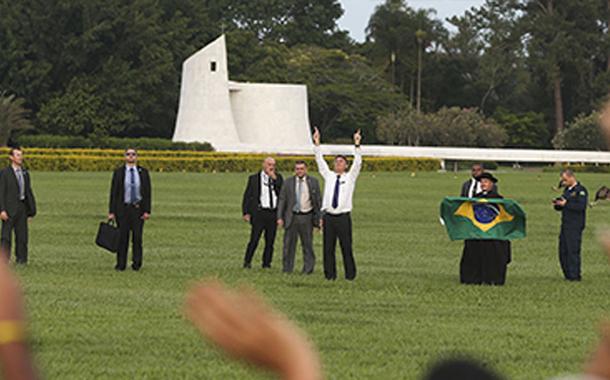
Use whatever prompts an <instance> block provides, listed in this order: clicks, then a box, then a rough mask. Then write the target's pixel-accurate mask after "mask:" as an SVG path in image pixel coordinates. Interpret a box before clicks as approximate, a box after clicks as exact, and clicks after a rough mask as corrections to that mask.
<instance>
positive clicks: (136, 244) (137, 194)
mask: <svg viewBox="0 0 610 380" xmlns="http://www.w3.org/2000/svg"><path fill="white" fill-rule="evenodd" d="M137 160H138V153H137V152H136V150H135V149H132V148H129V149H127V150H125V165H122V166H120V167H119V168H117V169H116V170H115V171H114V174H113V175H112V185H111V187H110V207H109V213H108V219H116V221H117V223H118V225H119V231H120V238H119V251H118V252H117V261H116V266H115V267H114V269H116V270H117V271H124V270H125V267H126V266H127V251H128V249H129V235H130V234H133V238H132V239H133V248H132V258H133V263H132V265H131V269H133V270H135V271H139V270H140V268H141V267H142V234H143V232H144V222H145V221H146V220H148V219H149V218H150V206H151V186H150V175H149V174H148V170H146V169H144V168H143V167H141V166H139V165H138V164H137Z"/></svg>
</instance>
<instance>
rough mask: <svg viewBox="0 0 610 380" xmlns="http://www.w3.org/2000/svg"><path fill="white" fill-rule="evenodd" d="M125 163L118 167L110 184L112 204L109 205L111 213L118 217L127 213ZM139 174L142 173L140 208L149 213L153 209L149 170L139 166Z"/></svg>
mask: <svg viewBox="0 0 610 380" xmlns="http://www.w3.org/2000/svg"><path fill="white" fill-rule="evenodd" d="M126 170H127V167H126V166H125V165H123V166H120V167H118V168H117V169H116V170H115V171H114V173H113V174H112V184H111V185H110V205H109V207H108V209H109V212H110V213H111V214H115V215H116V216H117V217H118V216H122V215H124V213H125V171H126ZM137 170H138V174H139V175H140V195H141V196H142V200H141V201H140V210H141V211H142V212H143V213H144V212H146V213H149V214H150V210H151V194H152V189H151V185H150V175H149V174H148V170H146V169H144V168H143V167H141V166H137Z"/></svg>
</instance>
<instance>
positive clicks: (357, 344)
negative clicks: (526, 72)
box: [18, 172, 610, 379]
mask: <svg viewBox="0 0 610 380" xmlns="http://www.w3.org/2000/svg"><path fill="white" fill-rule="evenodd" d="M466 178H467V174H463V173H462V174H460V175H459V176H455V175H454V174H452V173H446V174H440V173H423V174H417V175H416V176H415V177H411V176H410V175H409V173H376V174H373V173H362V175H361V177H360V179H359V182H358V186H357V191H356V196H355V211H354V214H353V216H354V238H355V242H354V244H355V256H356V261H357V264H358V270H359V277H358V278H357V280H356V281H355V282H354V283H348V282H347V281H345V280H339V281H336V282H332V283H329V282H326V281H324V279H323V275H322V271H321V254H320V252H321V236H320V235H317V236H316V238H315V244H316V254H317V256H318V259H319V261H318V266H317V267H316V272H315V274H314V275H313V276H311V277H303V276H300V275H292V276H287V275H282V274H281V273H280V256H281V255H280V254H279V252H280V249H281V244H280V243H279V241H280V238H278V244H277V245H276V255H275V260H274V268H273V269H272V271H266V272H263V271H262V269H260V266H259V263H260V257H261V254H260V248H259V252H257V255H256V256H255V263H256V264H257V265H256V267H255V268H254V269H252V270H251V271H245V270H243V269H241V264H242V260H243V250H244V248H245V244H246V242H247V238H248V233H249V229H248V226H247V225H246V224H245V223H243V222H242V221H241V215H240V202H241V194H242V191H243V187H244V186H245V182H246V176H245V175H244V174H180V173H172V174H153V178H152V179H153V198H154V203H153V218H152V219H151V221H150V222H149V223H148V224H147V225H146V227H145V231H144V266H143V270H142V271H141V272H139V273H135V272H132V271H127V272H125V273H116V272H115V271H114V270H113V266H114V258H113V256H111V255H110V254H107V253H105V252H104V251H102V250H101V249H99V248H97V247H96V246H95V245H94V244H93V240H94V237H95V233H96V230H97V226H98V223H99V222H100V221H101V220H102V218H103V217H104V216H105V214H106V207H107V193H108V187H109V181H110V174H109V173H40V172H35V173H32V179H33V186H34V191H35V193H36V195H37V198H38V206H39V215H38V216H37V217H36V218H35V220H34V221H33V222H32V224H31V241H30V265H28V267H26V268H19V270H18V274H19V276H20V277H21V279H22V281H23V283H24V286H25V289H26V294H27V299H28V307H29V313H30V316H31V320H32V334H33V343H34V349H35V352H36V355H37V359H38V361H39V363H40V366H41V367H42V371H43V374H44V375H45V377H46V378H49V379H93V378H95V379H144V378H155V379H182V378H189V379H190V378H192V379H195V378H197V379H243V378H265V377H264V374H263V375H261V374H259V373H258V372H256V371H254V370H251V369H249V368H247V367H244V366H241V365H240V364H235V363H230V362H228V361H226V360H225V359H224V358H223V356H222V355H221V354H219V353H218V352H217V351H215V350H214V349H213V348H211V347H210V346H209V345H207V344H205V343H202V341H201V339H200V338H199V337H198V335H197V333H196V332H195V331H194V330H193V329H192V328H191V327H190V326H189V325H188V324H187V323H186V322H185V321H184V319H183V318H182V316H181V312H180V309H181V305H182V301H183V294H184V291H185V290H186V289H187V287H188V285H189V283H191V282H192V281H194V280H196V279H200V278H203V277H210V276H216V277H218V278H221V279H222V280H224V281H226V282H228V283H229V284H232V285H234V284H240V283H249V284H253V285H254V286H255V287H256V288H257V289H258V290H259V291H260V292H262V293H263V294H264V295H265V296H266V297H267V298H268V299H270V301H271V302H272V303H273V304H274V305H275V306H277V307H278V308H279V309H281V310H282V311H283V312H285V313H286V314H288V315H289V316H290V317H291V318H292V319H293V320H295V321H296V322H297V323H298V324H299V325H300V326H301V327H303V328H304V329H305V330H306V331H307V332H308V333H309V334H310V335H311V337H312V339H313V340H314V341H315V343H316V345H317V346H318V347H319V349H320V351H321V355H322V358H323V362H324V367H325V371H326V374H327V377H328V378H329V379H414V378H417V377H418V376H420V375H421V374H422V373H423V372H424V371H425V369H426V368H427V366H428V364H429V363H430V362H431V361H433V360H435V359H437V358H439V357H442V356H445V355H450V354H452V353H455V352H460V353H467V354H470V355H473V356H475V357H477V358H480V359H482V360H483V361H485V362H486V363H488V364H489V365H491V366H493V367H494V368H497V369H498V370H500V371H503V372H504V373H506V374H507V375H508V376H509V377H510V378H514V379H540V378H545V377H550V376H555V375H558V374H562V373H566V372H577V371H578V370H579V369H580V365H581V363H582V361H583V359H584V358H585V357H586V355H587V353H588V352H589V350H590V349H591V346H592V344H593V342H594V341H595V339H596V332H595V330H594V328H595V327H596V325H597V323H598V321H599V320H600V318H601V317H603V316H604V315H605V314H606V313H610V297H609V295H610V275H609V274H610V269H609V266H608V263H607V259H606V257H605V256H604V255H603V253H602V251H601V250H600V249H599V247H598V245H597V243H596V241H595V231H596V229H597V228H599V227H601V226H603V225H604V223H607V221H608V219H609V214H610V209H609V208H608V206H610V205H608V206H606V205H601V206H598V207H596V208H594V209H592V210H590V211H589V224H588V228H587V230H586V232H585V237H584V246H583V269H584V281H583V282H582V283H579V284H574V283H566V282H564V281H563V280H562V276H561V274H560V269H559V265H558V260H557V253H556V251H557V233H558V228H559V217H558V214H556V213H555V212H554V211H553V209H552V207H551V206H550V200H551V199H552V198H553V197H555V193H553V192H552V191H551V186H552V185H554V184H556V182H557V176H556V175H553V174H541V173H515V172H510V173H501V174H499V178H500V180H501V183H500V189H501V192H502V193H503V194H504V195H505V196H506V197H509V198H512V199H516V200H518V201H519V202H520V203H521V205H522V206H523V207H524V209H525V210H526V212H527V213H528V222H529V225H528V233H529V237H528V238H527V239H526V240H523V241H519V242H516V243H514V245H513V263H512V264H511V266H510V267H509V273H508V280H507V282H508V283H507V286H505V287H503V288H499V287H465V286H460V285H459V284H458V264H459V258H460V254H461V248H462V245H461V243H460V242H450V241H449V240H448V238H447V236H446V233H445V232H444V230H443V229H442V227H441V226H440V224H439V222H438V207H439V203H440V200H441V199H442V198H443V197H444V196H445V195H454V194H455V193H456V192H458V191H459V188H460V185H461V183H462V182H463V181H464V180H465V179H466ZM581 180H582V182H583V183H584V184H585V186H587V187H588V188H589V190H590V191H592V192H594V191H595V189H596V188H597V187H598V186H600V185H602V184H610V178H608V177H606V176H604V175H594V174H588V175H585V174H583V175H582V176H581ZM280 236H281V235H280ZM297 257H298V261H297V268H298V267H299V265H300V264H301V262H302V261H301V260H302V258H301V257H300V253H299V254H298V256H297ZM339 265H341V262H340V261H339ZM340 268H341V267H340ZM339 273H340V275H342V274H343V270H342V268H341V269H340V271H339Z"/></svg>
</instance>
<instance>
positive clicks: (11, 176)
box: [7, 165, 25, 192]
mask: <svg viewBox="0 0 610 380" xmlns="http://www.w3.org/2000/svg"><path fill="white" fill-rule="evenodd" d="M7 169H8V172H9V173H10V174H9V177H10V179H11V182H12V183H13V186H15V187H16V188H17V192H19V183H18V181H17V175H16V174H15V170H14V169H13V167H12V166H11V165H9V167H8V168H7ZM23 181H24V182H25V176H24V177H23Z"/></svg>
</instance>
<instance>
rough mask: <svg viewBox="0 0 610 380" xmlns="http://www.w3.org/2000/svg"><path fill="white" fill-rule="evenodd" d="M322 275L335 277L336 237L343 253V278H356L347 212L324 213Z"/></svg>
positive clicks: (350, 228) (349, 219)
mask: <svg viewBox="0 0 610 380" xmlns="http://www.w3.org/2000/svg"><path fill="white" fill-rule="evenodd" d="M323 229H324V275H325V276H326V279H327V280H335V279H336V278H337V264H336V257H335V251H336V247H337V239H339V244H340V245H341V253H342V254H343V268H344V269H345V278H346V279H348V280H353V279H355V278H356V262H355V261H354V253H353V251H352V216H351V215H350V214H349V213H346V214H340V215H330V214H325V215H324V226H323Z"/></svg>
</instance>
